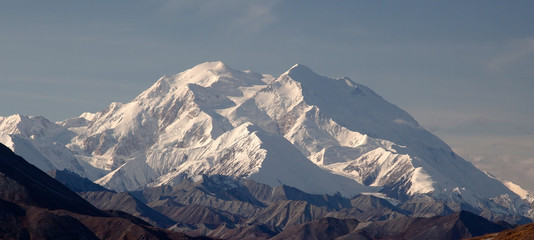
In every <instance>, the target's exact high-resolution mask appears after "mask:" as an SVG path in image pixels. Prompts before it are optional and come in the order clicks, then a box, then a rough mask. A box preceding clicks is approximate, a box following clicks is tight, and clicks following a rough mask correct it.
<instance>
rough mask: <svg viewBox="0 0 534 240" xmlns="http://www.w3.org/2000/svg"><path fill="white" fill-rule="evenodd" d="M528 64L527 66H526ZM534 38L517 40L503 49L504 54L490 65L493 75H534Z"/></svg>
mask: <svg viewBox="0 0 534 240" xmlns="http://www.w3.org/2000/svg"><path fill="white" fill-rule="evenodd" d="M525 63H527V64H525ZM533 64H534V37H531V38H526V39H521V40H515V41H513V42H511V43H508V44H507V45H506V46H504V47H503V52H501V53H500V54H498V55H497V56H495V57H493V58H492V59H491V60H490V61H489V63H488V70H489V71H490V72H491V73H510V72H513V71H524V72H526V73H530V74H534V70H532V65H533Z"/></svg>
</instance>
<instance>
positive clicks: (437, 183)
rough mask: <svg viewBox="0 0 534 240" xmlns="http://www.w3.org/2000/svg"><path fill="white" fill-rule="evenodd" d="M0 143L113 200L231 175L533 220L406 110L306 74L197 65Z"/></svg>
mask: <svg viewBox="0 0 534 240" xmlns="http://www.w3.org/2000/svg"><path fill="white" fill-rule="evenodd" d="M0 142H1V143H3V144H5V145H6V146H8V147H9V148H10V149H11V150H13V151H14V152H15V153H16V154H18V155H20V156H22V157H24V158H25V159H26V160H28V161H29V162H30V163H32V164H34V165H35V166H36V167H38V168H40V169H41V170H43V171H50V170H54V169H60V170H61V169H68V170H70V171H72V172H74V173H76V174H78V175H80V176H83V177H86V178H88V179H90V180H92V181H94V182H95V183H98V184H100V185H102V186H104V187H106V188H109V189H113V190H115V191H132V190H138V189H143V188H146V187H157V186H163V185H176V184H179V183H180V182H182V181H183V180H184V179H187V178H192V179H193V180H194V179H196V178H199V177H200V179H201V176H199V175H228V176H232V177H239V178H247V179H250V180H254V181H257V182H260V183H264V184H268V185H270V186H273V187H274V186H277V185H280V184H284V185H288V186H292V187H295V188H298V189H301V190H303V191H305V192H310V193H316V194H325V193H326V194H335V193H340V194H341V195H344V196H349V197H351V196H354V195H356V194H360V193H365V194H368V195H375V196H378V197H381V198H385V199H387V200H388V201H390V202H392V203H395V204H400V203H403V202H406V201H408V200H411V201H414V199H417V201H418V202H422V203H423V202H424V203H428V204H432V203H441V204H442V205H443V206H445V207H447V208H449V209H451V210H454V211H460V210H469V211H472V212H474V213H477V214H480V215H482V216H484V217H486V218H489V219H492V220H503V219H505V220H508V221H519V219H526V217H528V218H530V217H532V210H531V207H530V206H529V203H528V202H527V201H525V200H524V199H521V197H520V196H519V195H518V194H516V193H515V192H514V191H512V190H510V189H509V188H508V187H506V186H505V185H504V184H503V183H502V182H501V181H499V180H497V179H495V178H494V177H491V176H490V175H489V174H485V173H483V172H481V171H480V170H478V169H477V168H476V167H474V166H473V165H472V164H471V163H469V162H467V161H465V160H464V159H462V158H461V157H459V156H458V155H456V154H455V153H454V152H453V151H452V150H451V148H450V147H449V146H447V144H445V143H444V142H443V141H441V140H440V139H439V138H437V137H436V136H434V135H432V134H431V133H430V132H428V131H426V130H425V129H424V128H422V127H421V126H420V125H419V124H418V123H417V121H415V120H414V119H413V118H412V117H411V116H410V115H409V114H408V113H406V112H405V111H403V110H402V109H400V108H398V107H397V106H395V105H393V104H391V103H389V102H387V101H386V100H384V99H383V98H382V97H380V96H379V95H377V94H376V93H375V92H373V91H372V90H371V89H369V88H367V87H365V86H363V85H361V84H358V83H356V82H354V81H352V80H350V79H348V78H338V79H332V78H327V77H324V76H320V75H318V74H316V73H314V72H313V71H312V70H310V69H309V68H307V67H306V66H303V65H295V66H293V67H292V68H290V69H289V70H288V71H286V72H285V73H283V74H281V75H280V76H279V77H276V78H275V77H272V76H270V75H266V74H259V73H255V72H252V71H238V70H234V69H232V68H230V67H228V66H226V65H225V64H223V63H222V62H208V63H203V64H200V65H197V66H195V67H194V68H192V69H189V70H187V71H184V72H182V73H179V74H176V75H172V76H164V77H162V78H160V79H159V80H158V81H157V82H156V83H155V84H154V85H153V86H151V87H150V88H149V89H147V90H145V91H144V92H142V93H141V94H140V95H139V96H137V97H136V98H135V99H133V100H132V101H131V102H129V103H112V104H110V105H109V107H108V108H107V109H105V110H104V111H102V112H98V113H84V114H82V115H81V116H80V117H77V118H72V119H67V120H64V121H61V122H56V123H53V122H50V121H48V120H47V119H45V118H43V117H38V116H32V117H27V116H21V115H13V116H9V117H0ZM414 207H416V206H414ZM436 214H439V213H436Z"/></svg>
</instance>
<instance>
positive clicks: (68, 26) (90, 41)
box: [0, 0, 534, 191]
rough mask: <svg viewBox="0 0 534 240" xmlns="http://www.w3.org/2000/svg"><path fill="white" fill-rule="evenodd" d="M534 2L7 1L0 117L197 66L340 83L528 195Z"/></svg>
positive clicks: (72, 107)
mask: <svg viewBox="0 0 534 240" xmlns="http://www.w3.org/2000/svg"><path fill="white" fill-rule="evenodd" d="M533 12H534V1H491V0H485V1H481V0H479V1H457V0H452V1H348V0H334V1H314V0H308V1H293V0H287V1H276V0H273V1H255V0H226V1H217V0H203V1H177V0H176V1H173V0H143V1H141V0H127V1H126V0H115V1H81V0H51V1H26V0H5V1H1V2H0V116H8V115H12V114H16V113H20V114H24V115H42V116H45V117H46V118H48V119H50V120H52V121H58V120H63V119H66V118H70V117H74V116H78V115H80V114H81V113H83V112H97V111H101V110H103V109H105V108H106V107H107V105H109V104H110V103H111V102H128V101H130V100H131V99H133V98H134V97H135V96H137V95H138V94H139V93H140V92H142V91H143V90H144V89H146V88H148V87H149V86H151V85H152V84H153V83H154V82H155V81H156V80H157V79H158V78H159V77H161V76H162V75H165V74H175V73H179V72H181V71H184V70H186V69H189V68H191V67H193V66H195V65H197V64H199V63H202V62H206V61H214V60H221V61H223V62H225V63H226V64H227V65H229V66H231V67H232V68H234V69H239V70H246V69H251V70H253V71H255V72H260V73H267V74H271V75H273V76H278V75H279V74H281V73H283V72H285V71H286V70H287V69H289V68H290V67H291V66H293V65H294V64H296V63H300V64H304V65H306V66H308V67H310V68H311V69H313V70H314V71H315V72H317V73H319V74H321V75H325V76H329V77H344V76H347V77H349V78H351V79H353V80H354V81H356V82H359V83H362V84H364V85H367V86H368V87H370V88H372V89H373V90H374V91H375V92H377V93H378V94H380V95H381V96H382V97H384V98H385V99H386V100H388V101H390V102H392V103H394V104H395V105H397V106H399V107H401V108H402V109H404V110H406V111H407V112H409V113H410V114H412V116H414V117H415V119H416V120H417V121H418V122H419V123H420V124H421V125H422V126H424V127H425V128H427V129H428V130H429V131H431V132H433V133H434V134H436V135H437V136H438V137H440V138H442V139H443V140H444V141H445V142H447V143H448V144H449V145H450V146H451V147H452V148H453V150H455V151H456V152H457V153H458V154H459V155H460V156H462V157H464V158H465V159H466V160H469V161H471V162H473V163H474V164H475V165H476V166H477V167H479V168H480V169H482V170H485V171H489V172H490V173H492V174H493V175H495V176H497V177H500V178H503V179H508V180H511V181H513V182H515V183H518V184H520V185H521V186H523V187H524V188H526V189H529V190H531V191H534V107H533V106H532V105H533V104H532V103H534V93H533V92H534V27H533V24H534V14H532V13H533Z"/></svg>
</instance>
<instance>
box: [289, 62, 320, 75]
mask: <svg viewBox="0 0 534 240" xmlns="http://www.w3.org/2000/svg"><path fill="white" fill-rule="evenodd" d="M285 74H287V75H289V76H290V77H292V78H293V77H297V78H310V77H316V76H318V74H317V73H315V72H314V71H313V70H311V68H309V67H307V66H305V65H303V64H300V63H298V64H295V65H293V67H291V68H290V69H289V70H287V72H285Z"/></svg>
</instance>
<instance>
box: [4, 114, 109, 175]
mask: <svg viewBox="0 0 534 240" xmlns="http://www.w3.org/2000/svg"><path fill="white" fill-rule="evenodd" d="M74 136H75V134H74V133H73V132H70V131H68V130H67V129H65V128H64V127H62V126H60V125H58V124H56V123H52V122H50V121H48V120H47V119H46V118H44V117H40V116H32V117H28V116H23V115H19V114H16V115H12V116H9V117H0V142H1V143H3V144H4V145H6V146H7V147H9V148H10V149H11V150H12V151H14V152H15V153H16V154H18V155H20V156H22V157H23V158H25V159H27V160H28V162H30V163H31V164H33V165H35V166H36V167H38V168H39V169H41V170H43V171H50V170H53V169H59V170H62V169H69V170H71V171H74V172H75V173H77V174H79V175H80V176H83V177H87V178H89V179H93V180H94V179H97V178H100V177H102V176H103V175H104V174H105V171H103V170H100V169H98V168H95V167H93V166H91V165H90V164H88V163H86V162H85V161H80V160H79V159H77V158H75V157H74V155H73V154H72V153H71V151H70V150H69V149H67V148H66V147H65V146H66V145H67V144H68V143H69V142H70V140H71V139H72V137H74Z"/></svg>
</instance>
